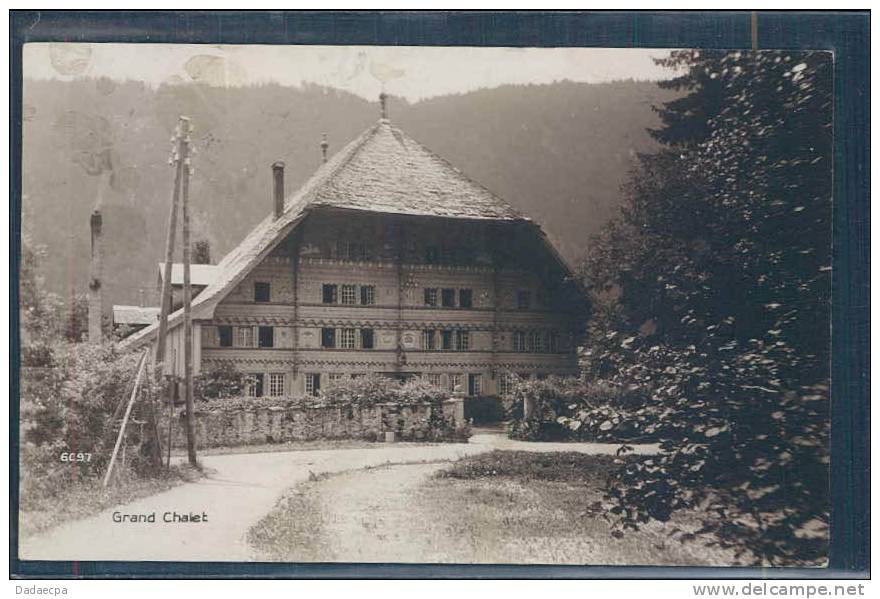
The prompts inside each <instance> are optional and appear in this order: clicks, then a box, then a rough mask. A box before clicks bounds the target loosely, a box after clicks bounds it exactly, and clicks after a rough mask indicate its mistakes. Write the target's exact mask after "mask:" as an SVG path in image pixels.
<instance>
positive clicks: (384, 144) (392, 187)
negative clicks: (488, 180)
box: [311, 119, 524, 220]
mask: <svg viewBox="0 0 880 599" xmlns="http://www.w3.org/2000/svg"><path fill="white" fill-rule="evenodd" d="M340 154H341V156H340V158H341V160H340V161H339V162H338V163H337V165H336V168H335V169H334V172H333V175H332V176H331V177H329V178H328V179H327V180H326V181H324V182H323V184H322V185H320V186H319V187H318V188H317V189H315V191H314V195H313V197H312V198H311V204H312V205H314V206H328V207H334V208H347V209H351V210H367V211H371V212H383V213H391V214H410V215H415V216H441V217H445V218H468V219H498V220H524V217H523V216H522V215H521V214H519V213H518V212H517V211H516V210H514V209H513V208H511V207H510V205H508V204H507V203H506V202H505V201H504V200H502V199H501V198H499V197H498V196H496V195H494V194H493V193H492V192H491V191H489V190H488V189H486V188H485V187H482V186H481V185H478V184H477V183H475V182H473V181H471V180H470V179H468V178H467V176H465V175H464V174H463V173H462V172H461V171H459V170H458V169H456V168H455V167H453V166H452V165H451V164H449V163H448V162H446V161H445V160H444V159H442V158H440V157H439V156H437V155H436V154H434V153H432V152H431V151H430V150H428V149H427V148H425V147H424V146H422V145H421V144H420V143H419V142H417V141H415V140H414V139H412V138H411V137H409V136H408V135H407V134H406V133H404V132H403V131H401V130H400V129H397V128H395V127H392V126H391V124H390V123H389V122H388V120H386V119H382V120H380V121H379V122H378V123H377V124H376V125H374V126H373V127H371V128H370V129H368V130H367V132H366V133H365V134H363V135H361V136H360V137H359V138H358V139H357V140H355V141H354V142H353V143H352V144H349V145H348V146H347V147H346V148H345V149H343V150H342V152H340Z"/></svg>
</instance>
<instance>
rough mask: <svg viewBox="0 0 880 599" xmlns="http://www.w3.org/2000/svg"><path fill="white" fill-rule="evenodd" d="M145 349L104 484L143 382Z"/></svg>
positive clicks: (107, 478)
mask: <svg viewBox="0 0 880 599" xmlns="http://www.w3.org/2000/svg"><path fill="white" fill-rule="evenodd" d="M148 351H150V350H146V351H144V353H143V355H142V356H141V360H140V362H139V363H138V370H137V376H136V377H135V379H134V387H132V389H131V397H130V398H129V399H128V406H127V407H126V408H125V416H123V417H122V426H120V427H119V435H118V436H117V437H116V445H114V446H113V454H112V455H111V456H110V464H109V465H108V466H107V473H106V474H105V475H104V486H105V487H106V486H107V482H108V481H109V480H110V473H111V472H113V463H114V462H115V461H116V455H117V454H118V453H119V446H120V445H121V444H122V437H124V436H125V426H126V425H127V424H128V417H129V416H131V407H132V406H133V405H134V400H135V398H136V397H137V392H138V387H139V386H140V384H141V375H142V374H143V373H144V364H146V363H147V352H148Z"/></svg>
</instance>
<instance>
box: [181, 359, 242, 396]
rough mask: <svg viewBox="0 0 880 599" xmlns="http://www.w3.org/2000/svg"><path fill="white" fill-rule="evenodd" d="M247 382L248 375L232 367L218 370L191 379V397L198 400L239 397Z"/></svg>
mask: <svg viewBox="0 0 880 599" xmlns="http://www.w3.org/2000/svg"><path fill="white" fill-rule="evenodd" d="M249 382H251V381H250V380H249V377H248V375H246V374H244V373H241V372H239V371H238V370H237V369H236V368H235V367H234V366H227V367H223V368H218V369H216V370H211V371H208V372H203V373H201V374H199V375H198V376H196V377H193V395H195V397H197V398H199V399H222V398H226V397H240V396H241V395H242V394H244V391H245V388H246V387H247V384H248V383H249Z"/></svg>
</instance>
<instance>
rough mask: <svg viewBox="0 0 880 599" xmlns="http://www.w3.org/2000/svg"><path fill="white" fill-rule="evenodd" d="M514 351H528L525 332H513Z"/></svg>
mask: <svg viewBox="0 0 880 599" xmlns="http://www.w3.org/2000/svg"><path fill="white" fill-rule="evenodd" d="M513 351H519V352H522V351H526V334H525V333H524V332H522V331H514V332H513Z"/></svg>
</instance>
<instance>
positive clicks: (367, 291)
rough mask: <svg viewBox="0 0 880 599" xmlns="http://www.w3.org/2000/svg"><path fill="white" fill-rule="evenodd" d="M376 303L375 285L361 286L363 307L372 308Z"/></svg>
mask: <svg viewBox="0 0 880 599" xmlns="http://www.w3.org/2000/svg"><path fill="white" fill-rule="evenodd" d="M375 303H376V288H375V287H374V286H373V285H361V305H362V306H372V305H373V304H375Z"/></svg>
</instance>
